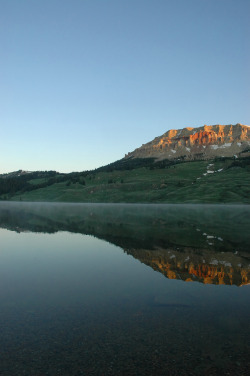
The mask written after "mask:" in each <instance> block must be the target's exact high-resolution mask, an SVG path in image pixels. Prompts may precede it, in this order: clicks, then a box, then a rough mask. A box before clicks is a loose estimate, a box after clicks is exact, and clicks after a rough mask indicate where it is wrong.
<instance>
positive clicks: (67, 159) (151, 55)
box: [0, 0, 250, 174]
mask: <svg viewBox="0 0 250 376" xmlns="http://www.w3.org/2000/svg"><path fill="white" fill-rule="evenodd" d="M249 14H250V2H249V1H248V0H237V1H236V0H210V1H205V0H190V1H186V0H168V1H166V0H157V1H153V0H126V1H122V0H121V1H117V0H106V1H105V2H104V1H101V0H85V1H81V0H73V1H71V2H69V1H66V0H60V1H59V0H52V1H51V0H43V1H41V2H32V1H28V0H23V1H19V0H12V1H8V0H3V1H1V4H0V43H1V49H0V58H1V73H0V80H1V81H0V82H1V85H0V101H1V106H0V120H1V131H2V133H1V139H0V161H1V164H0V174H1V173H7V172H11V171H17V170H20V169H22V170H28V171H35V170H56V171H59V172H71V171H83V170H91V169H94V168H97V167H100V166H103V165H106V164H108V163H111V162H114V161H116V160H118V159H121V158H123V157H124V156H125V154H127V153H128V152H131V151H133V150H134V149H135V148H137V147H140V146H141V145H142V144H145V143H147V142H149V141H151V140H152V139H154V138H155V137H157V136H160V135H162V134H163V133H165V132H166V131H168V130H169V129H181V128H184V127H200V126H203V125H204V124H207V125H215V124H223V125H226V124H236V123H241V124H244V125H249V124H250V106H249V103H250V48H249V47H250V46H249V40H250V26H249Z"/></svg>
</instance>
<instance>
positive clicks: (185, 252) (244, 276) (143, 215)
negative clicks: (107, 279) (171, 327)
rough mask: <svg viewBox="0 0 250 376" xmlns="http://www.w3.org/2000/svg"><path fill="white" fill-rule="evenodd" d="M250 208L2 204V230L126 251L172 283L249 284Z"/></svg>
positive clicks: (0, 207)
mask: <svg viewBox="0 0 250 376" xmlns="http://www.w3.org/2000/svg"><path fill="white" fill-rule="evenodd" d="M249 214H250V208H249V207H248V206H224V205H223V206H219V205H129V204H124V205H123V204H113V205H112V204H111V205H110V204H35V203H20V204H19V203H6V202H3V203H1V204H0V227H2V228H6V229H9V230H14V231H17V232H22V231H32V232H45V233H55V232H57V231H69V232H74V233H81V234H87V235H93V236H95V237H97V238H99V239H103V240H105V241H108V242H110V243H112V244H114V245H117V246H119V247H121V248H123V249H124V252H126V253H127V254H128V255H132V256H133V257H134V258H136V259H138V260H140V261H141V262H142V263H144V264H146V265H148V266H150V267H152V268H153V269H154V270H156V271H158V272H160V273H162V274H163V275H164V276H166V277H167V278H170V279H181V280H183V281H187V282H189V281H199V282H202V283H212V284H226V285H237V286H241V285H245V284H248V283H249V279H250V253H249V238H250V236H249V228H250V226H249V224H250V223H249V222H250V220H249V218H250V217H249Z"/></svg>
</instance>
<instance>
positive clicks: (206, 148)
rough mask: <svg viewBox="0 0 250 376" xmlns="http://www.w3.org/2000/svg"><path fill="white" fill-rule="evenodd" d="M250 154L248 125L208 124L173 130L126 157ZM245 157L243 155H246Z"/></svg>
mask: <svg viewBox="0 0 250 376" xmlns="http://www.w3.org/2000/svg"><path fill="white" fill-rule="evenodd" d="M242 152H244V153H243V154H244V155H245V156H247V155H250V127H249V126H248V125H242V124H236V125H231V124H230V125H204V126H203V127H199V128H184V129H179V130H174V129H171V130H169V131H168V132H166V133H164V134H163V135H162V136H159V137H156V138H155V139H154V140H153V141H151V142H148V143H147V144H144V145H142V146H141V147H140V148H138V149H135V150H134V151H133V152H131V153H128V154H126V155H125V158H130V157H132V158H156V159H158V160H161V159H170V160H172V159H177V160H178V159H182V160H183V159H184V160H194V159H212V158H214V157H232V156H236V157H238V156H239V155H241V154H242ZM244 155H243V156H244Z"/></svg>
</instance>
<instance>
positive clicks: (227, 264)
mask: <svg viewBox="0 0 250 376" xmlns="http://www.w3.org/2000/svg"><path fill="white" fill-rule="evenodd" d="M220 264H222V265H224V266H229V267H231V266H232V264H231V262H226V261H220Z"/></svg>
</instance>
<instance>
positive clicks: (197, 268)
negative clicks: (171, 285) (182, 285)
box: [126, 250, 250, 286]
mask: <svg viewBox="0 0 250 376" xmlns="http://www.w3.org/2000/svg"><path fill="white" fill-rule="evenodd" d="M169 252H171V254H170V253H169ZM126 253H128V254H131V255H132V256H134V257H135V258H137V259H139V260H140V261H141V262H143V263H145V264H146V265H148V266H151V267H152V268H153V269H154V270H155V271H158V272H160V273H162V274H164V275H165V276H166V277H167V278H169V279H181V280H183V281H186V282H201V283H205V284H215V285H237V286H242V285H247V284H249V283H250V267H249V265H248V264H247V262H245V264H244V265H243V264H242V258H241V257H240V256H236V255H233V254H225V255H224V256H223V257H222V256H221V255H219V260H217V259H215V258H213V257H212V258H210V260H208V259H209V256H208V255H209V251H208V254H206V251H205V250H201V251H200V252H199V253H203V255H194V254H193V253H192V251H191V253H190V256H187V254H185V253H184V254H179V255H178V254H177V255H176V252H175V255H173V253H172V251H167V250H162V251H159V250H157V251H150V250H126ZM166 255H168V256H166ZM186 256H187V257H186ZM213 256H214V255H213ZM227 259H229V260H230V262H229V261H227ZM201 260H202V261H201ZM243 260H244V259H243ZM240 261H241V262H240ZM243 262H244V261H243Z"/></svg>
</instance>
